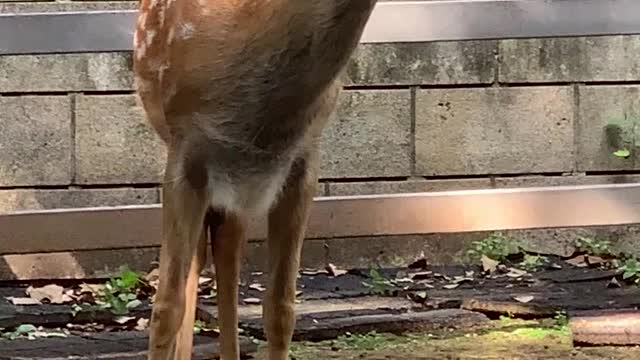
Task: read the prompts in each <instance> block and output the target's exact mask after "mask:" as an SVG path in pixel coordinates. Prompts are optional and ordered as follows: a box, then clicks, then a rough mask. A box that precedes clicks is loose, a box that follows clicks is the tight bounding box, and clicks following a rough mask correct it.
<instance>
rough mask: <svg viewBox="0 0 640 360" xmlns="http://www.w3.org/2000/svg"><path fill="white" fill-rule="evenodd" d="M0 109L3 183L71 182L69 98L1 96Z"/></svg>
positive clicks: (64, 183) (6, 184) (32, 184)
mask: <svg viewBox="0 0 640 360" xmlns="http://www.w3.org/2000/svg"><path fill="white" fill-rule="evenodd" d="M0 109H2V111H1V112H0V164H1V165H0V186H36V185H67V184H70V183H71V156H72V144H71V138H72V134H71V101H70V99H69V97H67V96H15V97H13V96H12V97H0Z"/></svg>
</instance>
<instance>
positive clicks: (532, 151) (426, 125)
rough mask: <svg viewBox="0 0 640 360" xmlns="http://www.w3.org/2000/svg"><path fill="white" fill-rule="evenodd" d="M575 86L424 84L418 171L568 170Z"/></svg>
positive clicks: (571, 154)
mask: <svg viewBox="0 0 640 360" xmlns="http://www.w3.org/2000/svg"><path fill="white" fill-rule="evenodd" d="M574 121H575V120H574V111H573V90H572V88H571V87H567V86H558V87H535V88H516V87H514V88H477V89H438V90H435V89H434V90H420V91H418V93H417V95H416V135H415V136H416V141H415V144H416V145H415V146H416V173H417V174H416V175H425V176H436V175H437V176H441V175H480V174H517V173H544V172H570V171H572V170H573V169H574V165H575V152H574V150H573V147H574V145H573V141H574V140H573V139H574V138H573V137H574V130H573V126H574Z"/></svg>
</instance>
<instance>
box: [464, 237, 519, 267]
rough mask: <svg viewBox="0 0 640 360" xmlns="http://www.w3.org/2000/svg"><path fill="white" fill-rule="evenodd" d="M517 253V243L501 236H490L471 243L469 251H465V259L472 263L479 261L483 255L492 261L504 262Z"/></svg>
mask: <svg viewBox="0 0 640 360" xmlns="http://www.w3.org/2000/svg"><path fill="white" fill-rule="evenodd" d="M518 252H520V245H519V244H518V242H517V241H515V240H514V239H511V238H508V237H506V236H503V235H501V234H492V235H489V236H488V237H486V238H484V239H482V240H479V241H474V242H473V243H471V249H469V250H467V257H468V258H469V259H470V260H472V261H479V260H480V259H481V258H482V255H484V256H486V257H488V258H491V259H493V260H496V261H500V262H504V261H505V260H507V257H508V256H509V255H511V254H517V253H518Z"/></svg>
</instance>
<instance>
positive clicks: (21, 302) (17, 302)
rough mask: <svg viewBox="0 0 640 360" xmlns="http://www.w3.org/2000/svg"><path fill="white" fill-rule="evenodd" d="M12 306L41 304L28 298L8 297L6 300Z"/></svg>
mask: <svg viewBox="0 0 640 360" xmlns="http://www.w3.org/2000/svg"><path fill="white" fill-rule="evenodd" d="M6 299H7V300H9V302H11V303H12V304H13V305H41V304H42V303H41V302H40V301H39V300H38V299H34V298H30V297H13V296H8V297H7V298H6Z"/></svg>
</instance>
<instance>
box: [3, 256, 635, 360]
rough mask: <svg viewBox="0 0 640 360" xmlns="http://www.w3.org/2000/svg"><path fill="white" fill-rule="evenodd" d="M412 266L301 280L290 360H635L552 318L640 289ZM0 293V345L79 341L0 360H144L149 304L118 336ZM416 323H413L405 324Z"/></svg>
mask: <svg viewBox="0 0 640 360" xmlns="http://www.w3.org/2000/svg"><path fill="white" fill-rule="evenodd" d="M412 265H414V266H410V267H407V268H402V269H384V270H381V271H380V275H379V278H378V279H377V280H376V279H375V278H374V277H372V274H371V273H370V272H369V270H368V269H360V270H358V269H353V270H350V271H349V272H342V271H341V273H340V275H339V276H336V275H335V274H332V272H334V270H336V269H333V270H331V271H319V272H309V271H307V272H304V271H303V272H302V274H301V277H300V279H299V283H298V284H299V290H300V294H299V297H298V300H299V306H298V311H299V322H298V326H297V328H296V334H294V337H295V338H296V339H300V340H301V341H296V342H295V343H294V344H293V345H292V358H294V359H297V360H320V359H335V360H347V359H373V360H375V359H391V360H394V359H397V360H417V359H434V360H435V359H438V360H440V359H443V360H447V359H464V360H466V359H469V360H470V359H527V360H538V359H540V360H542V359H576V360H595V359H616V360H618V359H620V360H622V359H629V360H631V359H640V348H638V347H630V346H627V347H606V346H600V347H591V348H580V347H576V346H574V343H573V341H572V336H571V332H570V330H569V328H568V327H567V324H566V323H565V324H564V325H562V324H560V323H559V322H558V319H554V316H556V315H557V314H558V313H559V312H564V313H566V314H567V315H568V316H569V317H571V316H572V315H573V314H577V313H579V312H581V311H585V310H588V311H591V310H603V309H609V310H610V309H620V310H622V309H637V308H638V306H640V287H638V286H635V285H633V284H629V283H625V282H624V281H623V279H622V278H621V276H620V273H619V272H616V271H612V270H610V269H607V268H601V267H592V266H587V267H585V266H573V265H571V264H568V263H567V262H565V259H561V258H550V261H549V263H548V264H547V266H545V267H543V268H541V269H538V270H536V271H530V272H518V271H516V270H513V269H512V268H504V269H502V270H500V271H497V272H496V273H494V274H492V275H487V274H485V273H484V272H483V270H482V268H480V267H479V266H472V267H468V266H444V267H441V266H438V267H434V266H428V265H427V264H422V265H420V264H418V265H417V266H416V265H415V264H412ZM614 278H617V279H618V281H617V282H615V284H614V282H612V280H613V279H614ZM384 279H387V280H392V281H391V283H388V282H385V281H386V280H384ZM407 279H410V280H407ZM382 280H384V281H382ZM380 281H382V282H380ZM80 282H81V281H80ZM265 283H266V278H265V276H264V274H252V275H251V276H249V277H248V278H245V279H244V280H243V285H242V286H241V299H240V304H239V305H241V309H240V312H241V316H240V320H241V321H240V327H241V329H242V330H243V336H244V339H243V344H245V345H243V351H244V352H245V353H246V354H247V355H249V356H251V357H253V358H257V359H266V357H265V350H264V346H263V345H258V346H257V347H256V343H258V344H261V342H262V341H264V334H263V333H262V322H261V321H262V319H261V316H260V314H261V306H260V304H259V303H260V301H261V298H262V296H263V294H264V289H263V285H265ZM2 285H3V284H0V328H4V331H5V334H6V332H7V331H12V329H14V328H15V327H17V326H19V325H21V324H25V323H28V324H33V325H35V326H39V327H42V328H44V330H46V329H53V328H58V329H59V328H63V329H64V328H67V329H76V330H70V331H67V334H68V336H67V337H66V338H38V339H35V340H29V339H26V338H18V339H15V340H1V339H0V360H23V359H40V360H44V359H54V358H56V359H62V358H69V356H72V357H73V358H74V359H122V360H125V359H126V360H134V359H135V360H144V359H146V354H145V351H146V346H147V340H148V338H147V332H146V331H145V330H142V331H140V330H135V329H134V325H135V324H136V321H137V320H138V319H148V317H149V315H150V304H149V299H148V297H146V296H147V295H144V296H142V295H141V298H140V299H141V300H142V303H141V305H140V306H139V307H137V308H136V309H135V310H134V311H132V313H130V314H129V316H130V317H131V321H129V322H127V323H126V324H120V323H117V322H115V318H114V316H113V315H112V314H111V313H109V312H108V311H105V310H102V311H96V310H87V311H84V310H83V311H81V312H79V313H74V312H72V311H71V310H72V305H73V304H71V303H65V304H40V305H29V306H16V305H12V304H11V303H10V302H9V298H10V297H12V296H13V297H21V296H25V295H24V294H25V287H26V286H27V285H36V286H38V284H20V285H17V284H14V283H7V284H4V286H2ZM39 285H40V286H41V285H42V284H39ZM77 285H78V284H76V285H74V284H70V283H69V284H65V285H64V287H65V289H67V288H72V287H74V286H77ZM614 285H615V286H614ZM209 293H210V289H205V288H203V289H201V294H202V295H203V296H202V298H201V299H200V305H199V309H198V318H199V319H200V320H202V321H204V322H207V323H208V324H209V325H210V327H212V328H215V318H216V307H215V297H214V298H211V297H209V296H205V295H207V294H209ZM249 299H251V301H249ZM300 311H302V313H300ZM416 313H421V315H420V316H417V317H414V318H411V314H414V315H415V314H416ZM442 314H447V315H446V316H449V317H448V318H447V317H443V316H445V315H442ZM506 314H510V316H511V317H512V318H510V319H507V318H505V317H504V315H506ZM422 315H424V316H422ZM394 316H395V317H397V318H394ZM421 316H422V317H421ZM409 318H410V319H409ZM514 318H515V319H514ZM372 319H373V320H372ZM490 319H491V320H490ZM516 319H520V320H516ZM345 320H346V321H345ZM399 321H400V322H401V321H404V323H403V325H398V323H399ZM91 323H93V324H91ZM319 324H320V325H319ZM452 324H453V325H452ZM70 325H73V326H74V327H69V326H70ZM372 331H373V332H372ZM376 331H377V332H376ZM389 331H390V332H393V333H394V334H395V335H393V334H390V333H387V332H389ZM0 332H2V329H0ZM407 332H410V333H407ZM337 334H339V335H337ZM302 340H304V341H302ZM195 341H196V344H197V346H196V348H197V349H196V351H195V353H194V359H201V360H204V359H213V358H215V357H214V356H213V355H212V354H214V353H215V352H216V345H215V343H216V333H215V332H212V333H206V334H199V335H197V336H196V338H195ZM311 341H314V342H311ZM205 345H206V346H205ZM256 349H257V353H256Z"/></svg>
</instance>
